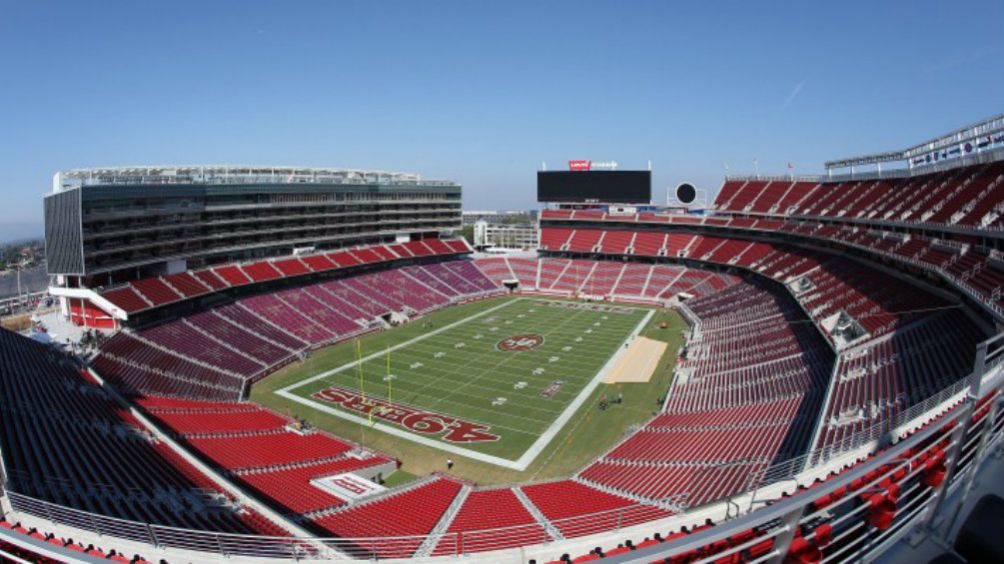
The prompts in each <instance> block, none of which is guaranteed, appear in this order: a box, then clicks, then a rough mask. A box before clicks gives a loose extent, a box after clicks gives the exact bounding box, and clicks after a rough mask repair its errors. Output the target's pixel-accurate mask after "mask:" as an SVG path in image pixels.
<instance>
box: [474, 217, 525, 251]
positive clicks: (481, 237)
mask: <svg viewBox="0 0 1004 564" xmlns="http://www.w3.org/2000/svg"><path fill="white" fill-rule="evenodd" d="M537 240H538V238H537V224H536V223H530V224H526V223H521V224H495V223H488V222H487V221H485V220H483V219H482V220H479V221H478V222H476V223H475V224H474V246H475V247H476V248H479V249H485V248H503V249H536V248H537Z"/></svg>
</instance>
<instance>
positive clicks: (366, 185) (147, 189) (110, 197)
mask: <svg viewBox="0 0 1004 564" xmlns="http://www.w3.org/2000/svg"><path fill="white" fill-rule="evenodd" d="M179 168H182V167H179ZM189 168H191V167H189ZM183 170H185V169H183ZM241 170H245V173H244V174H239V173H238V172H237V171H232V172H230V173H226V174H225V175H224V173H222V172H220V173H216V174H214V175H210V174H206V173H203V174H201V175H189V176H179V175H177V174H174V175H171V174H165V173H164V170H163V169H146V170H143V169H130V170H128V171H115V170H113V171H105V170H95V171H70V172H68V173H60V174H57V176H56V180H55V182H54V184H55V186H54V191H53V193H52V194H50V195H48V196H46V198H45V201H46V210H47V213H46V218H45V220H46V233H47V235H48V237H47V243H48V248H49V249H50V252H49V253H48V254H49V256H48V258H49V273H50V274H53V275H60V274H63V275H82V276H86V277H95V276H104V277H105V281H100V280H95V282H98V283H102V282H107V281H108V280H110V279H112V278H121V277H122V276H123V275H126V276H127V275H128V272H132V273H139V274H140V275H143V274H145V275H151V274H171V273H174V272H180V271H183V270H186V269H191V268H196V267H200V266H205V265H211V264H216V263H221V262H233V261H237V260H246V259H250V258H262V257H273V256H280V255H288V254H292V253H293V251H294V249H303V248H314V249H319V250H323V249H333V248H340V247H345V246H350V245H357V244H366V243H378V242H388V241H394V240H395V239H397V238H399V237H401V236H408V235H412V234H422V233H440V232H446V231H452V230H455V229H459V227H460V200H461V187H460V186H459V185H457V184H455V183H452V182H444V181H424V180H421V179H419V178H418V177H417V176H414V175H402V174H398V173H358V174H354V175H353V174H346V175H344V176H335V175H334V174H333V172H336V171H329V170H327V169H268V170H269V171H273V170H274V171H275V173H274V174H273V173H270V174H264V171H262V173H261V174H253V173H251V172H247V171H248V170H252V169H241ZM325 172H326V173H328V174H323V173H325ZM308 173H313V175H312V176H307V175H308ZM74 232H75V233H76V236H72V235H73V233H74ZM77 255H80V257H82V258H80V259H77V258H76V256H77ZM123 271H126V272H123ZM85 285H90V284H87V281H85Z"/></svg>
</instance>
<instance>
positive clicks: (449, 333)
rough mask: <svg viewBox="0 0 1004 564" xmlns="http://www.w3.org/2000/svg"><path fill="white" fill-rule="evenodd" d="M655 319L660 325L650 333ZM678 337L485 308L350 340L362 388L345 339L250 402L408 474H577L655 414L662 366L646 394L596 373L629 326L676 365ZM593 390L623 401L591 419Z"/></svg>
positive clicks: (612, 314)
mask: <svg viewBox="0 0 1004 564" xmlns="http://www.w3.org/2000/svg"><path fill="white" fill-rule="evenodd" d="M649 317H651V319H650V320H649V321H648V323H649V326H648V327H645V328H642V327H640V324H642V322H643V321H645V320H646V319H647V318H649ZM661 321H668V322H669V323H670V328H669V329H667V330H658V329H653V327H652V326H653V325H654V324H656V323H658V322H661ZM682 327H683V325H682V322H681V321H680V319H679V317H678V316H677V315H676V314H675V313H672V312H666V311H662V310H651V309H648V308H643V307H642V308H634V307H621V306H608V305H601V304H595V305H590V304H580V303H577V302H571V301H563V300H551V299H543V298H531V297H522V298H510V297H507V298H498V299H493V300H485V301H481V302H476V303H472V304H466V305H461V306H457V307H452V308H449V309H446V310H443V311H440V312H436V313H434V314H431V315H429V316H427V317H425V318H422V319H420V320H416V321H414V322H412V323H411V324H408V325H406V326H403V327H400V328H396V329H392V330H389V331H384V332H381V333H376V334H372V335H369V336H366V337H364V338H362V339H361V340H360V348H361V352H362V356H363V359H364V361H363V363H362V380H361V381H360V374H359V366H358V363H357V362H355V358H356V352H355V348H354V345H353V343H343V344H340V345H336V346H333V347H329V348H327V349H322V350H320V351H315V352H314V353H313V354H312V355H311V357H310V358H309V359H308V360H306V361H304V362H301V363H297V364H295V365H291V366H288V367H286V368H284V369H283V370H281V371H279V372H277V373H276V374H274V375H272V376H270V377H269V378H267V379H266V380H264V381H263V382H260V383H258V384H257V385H256V386H255V388H254V389H253V390H252V398H253V399H255V400H256V401H259V402H261V403H264V404H266V405H270V406H272V407H273V408H277V409H279V410H280V411H283V412H285V413H289V414H296V415H299V416H302V417H305V418H306V419H308V420H309V421H310V422H311V423H313V424H315V425H317V426H319V427H322V428H325V429H328V430H330V431H332V432H334V433H336V434H339V435H342V436H345V437H347V438H350V439H352V440H355V441H357V442H361V443H362V444H364V445H366V446H369V447H371V448H374V449H377V450H382V451H384V452H388V453H390V454H393V455H396V456H398V457H399V458H401V459H402V460H403V461H404V462H405V468H406V470H407V471H409V472H411V473H413V474H418V475H422V474H424V473H427V472H429V471H432V470H442V469H443V468H442V467H441V466H442V464H443V462H444V461H445V459H446V458H447V457H450V458H453V459H454V460H455V461H456V463H457V466H456V467H455V468H454V472H453V473H455V474H458V475H461V476H464V477H468V478H470V479H473V480H475V481H479V482H481V483H492V482H497V481H502V482H504V481H512V480H523V479H527V478H531V477H535V478H545V477H550V476H553V475H562V474H567V473H569V472H572V471H574V470H576V469H577V468H578V467H579V466H581V465H582V464H584V463H585V462H587V461H588V460H589V459H590V458H591V457H595V456H596V455H598V454H599V453H600V452H602V450H604V449H605V448H609V447H610V446H611V445H612V444H614V443H616V441H617V440H619V438H620V437H622V436H623V433H624V431H625V428H627V427H628V426H630V425H631V424H634V423H637V422H639V421H642V420H644V419H646V418H647V417H649V416H650V415H651V413H652V412H653V411H654V410H655V409H657V408H658V404H657V399H658V398H659V397H660V396H661V395H662V394H663V393H664V392H665V390H666V388H667V387H668V384H669V377H670V374H671V363H669V364H667V360H668V359H663V362H661V363H660V369H659V371H658V373H657V374H656V376H655V377H654V378H653V381H652V382H649V383H646V384H621V385H615V386H614V385H605V384H598V383H597V382H598V377H597V375H598V374H599V373H600V372H601V370H602V369H603V367H604V365H605V364H607V363H608V361H609V360H610V359H611V357H612V356H613V355H614V354H615V353H616V352H618V350H620V349H621V348H622V347H623V343H624V341H625V339H626V338H627V337H629V335H631V334H632V332H634V331H636V330H637V329H644V330H643V334H646V335H648V336H650V337H653V338H660V339H662V340H667V341H669V342H670V349H667V357H670V359H672V358H674V357H675V351H676V348H677V347H678V346H679V342H680V329H681V328H682ZM387 348H390V349H391V352H390V354H389V357H390V374H392V375H393V379H391V380H390V381H389V382H388V380H387V379H386V376H387V374H388V369H387V356H388V355H387V354H386V350H387ZM360 390H362V393H360ZM601 394H607V395H608V397H610V398H613V397H616V396H617V395H618V394H622V395H623V396H624V400H625V401H624V403H623V404H621V405H617V406H614V407H611V408H610V409H607V410H605V411H602V412H601V411H599V410H597V409H596V403H597V402H598V398H599V397H600V395H601ZM388 396H390V401H389V402H388V401H387V400H388ZM370 412H372V413H373V416H372V424H371V423H370V421H371V417H370ZM597 422H599V423H600V424H599V425H597V424H596V423H597ZM576 443H578V444H576ZM573 445H574V446H573ZM559 453H560V454H559Z"/></svg>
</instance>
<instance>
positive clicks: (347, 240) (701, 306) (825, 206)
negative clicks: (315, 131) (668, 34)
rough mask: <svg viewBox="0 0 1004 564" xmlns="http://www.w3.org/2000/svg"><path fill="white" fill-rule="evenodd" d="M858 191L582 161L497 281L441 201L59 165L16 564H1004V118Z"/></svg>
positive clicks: (495, 268) (878, 167)
mask: <svg viewBox="0 0 1004 564" xmlns="http://www.w3.org/2000/svg"><path fill="white" fill-rule="evenodd" d="M825 167H826V174H824V175H822V176H814V177H810V176H795V175H787V176H779V177H764V176H759V175H754V176H750V177H735V176H729V177H726V178H725V179H724V181H723V183H722V185H721V188H720V190H719V192H718V194H717V197H716V198H715V199H714V201H713V202H710V203H709V204H710V205H708V206H707V208H704V207H703V206H700V205H698V203H697V202H695V201H694V198H695V190H694V187H693V186H689V185H688V186H681V188H680V189H679V190H678V191H677V196H678V201H675V202H672V203H670V202H667V204H666V205H653V204H652V203H651V179H650V173H649V171H620V170H618V171H611V170H599V168H600V167H599V166H593V164H592V163H589V162H588V161H570V162H569V170H567V171H553V170H552V171H540V172H538V200H539V201H540V202H542V203H543V204H544V209H543V210H542V211H541V213H540V217H539V241H540V243H539V248H537V249H532V250H529V251H526V252H517V253H510V254H506V255H491V256H489V255H483V254H481V253H477V252H475V251H474V249H473V248H472V247H471V246H470V245H469V244H468V242H467V241H465V240H464V239H463V238H462V237H460V236H459V229H460V224H461V203H462V188H461V186H460V185H459V184H457V183H455V182H452V181H445V180H426V179H423V178H422V177H420V176H419V175H416V174H411V173H393V172H376V171H359V170H341V169H320V168H292V167H266V166H222V165H221V166H146V167H129V168H103V169H79V170H70V171H66V172H60V173H57V174H56V175H55V176H54V178H53V183H52V189H51V191H50V193H48V194H47V195H46V196H45V198H44V210H45V235H46V259H47V265H48V269H49V274H50V276H51V280H52V283H51V285H50V287H49V290H48V293H49V295H50V296H52V297H54V298H55V299H57V300H58V303H59V308H58V311H57V312H56V313H53V314H49V315H46V316H43V317H40V318H38V319H37V320H36V321H37V324H36V327H35V328H34V330H33V331H32V337H33V338H29V337H28V336H25V335H19V334H17V333H14V332H11V331H7V330H2V331H0V365H2V366H3V378H2V386H3V388H2V400H3V402H2V405H3V409H2V413H3V417H4V423H3V435H2V437H0V439H2V440H0V450H2V462H3V468H2V470H3V478H4V484H3V485H4V487H3V498H2V510H3V521H2V523H0V525H2V526H3V529H2V530H0V534H2V539H0V541H2V542H0V545H2V549H3V553H4V554H5V555H6V556H7V557H9V558H11V559H13V560H16V561H33V560H44V561H57V562H62V561H83V562H100V561H106V560H113V561H120V562H158V561H166V562H220V561H224V560H225V561H236V562H284V561H315V560H316V561H320V560H329V561H330V560H344V561H350V560H377V559H379V560H390V561H394V560H417V561H426V562H454V561H486V562H537V563H544V562H561V561H564V562H583V561H588V560H602V561H608V562H634V561H638V562H655V561H667V562H669V561H671V562H732V563H738V562H781V561H785V562H844V561H875V560H880V561H902V560H903V559H907V558H913V559H916V558H925V559H926V558H928V557H929V556H930V555H937V554H939V553H941V552H943V551H944V550H943V549H944V547H945V546H948V545H951V544H952V543H953V542H956V537H958V539H959V540H958V542H956V544H955V547H956V550H957V551H958V552H959V553H962V554H966V555H967V556H966V558H967V559H969V560H971V561H977V560H979V558H975V557H974V556H973V554H977V555H982V557H984V558H987V559H988V560H987V561H992V560H993V559H994V557H995V556H994V555H996V556H997V557H999V556H1000V552H999V550H1000V545H999V542H998V544H997V545H996V548H994V547H993V545H992V544H987V543H988V542H989V541H987V540H986V539H987V530H990V531H991V533H990V535H991V536H992V533H993V532H994V531H995V529H994V526H992V525H990V526H984V527H983V530H982V532H981V531H980V528H979V527H978V526H974V525H973V523H976V524H977V525H979V524H980V523H982V524H983V525H987V523H991V524H992V523H994V522H995V521H993V519H996V520H997V521H996V522H999V520H1000V508H999V507H996V508H995V507H992V506H990V505H987V504H988V503H989V502H984V501H983V500H982V494H984V493H988V492H989V493H997V494H999V493H1000V486H1001V484H1000V481H999V476H1000V474H999V472H1000V468H1001V437H1002V432H1004V408H1002V403H1004V398H1002V393H1001V392H1002V380H1004V376H1002V371H1001V355H1000V351H1001V345H1000V343H1001V338H1000V327H1001V323H1002V322H1004V296H1002V295H1001V292H1002V288H1004V257H1002V255H1001V250H1000V248H1001V240H1002V239H1001V236H1000V234H1001V232H1002V231H1001V225H1002V224H1004V115H999V116H995V117H993V118H990V119H986V120H983V121H981V122H979V123H976V124H972V125H969V126H966V127H963V128H961V129H958V130H956V131H953V132H950V133H948V134H944V135H941V136H939V137H936V138H933V139H931V140H929V141H926V142H923V143H920V144H917V145H915V146H912V147H909V148H907V149H902V150H893V151H888V152H884V153H880V154H873V155H863V156H860V157H854V158H848V159H841V160H834V161H829V162H827V163H826V164H825ZM994 475H996V476H997V479H995V478H994V477H993V476H994ZM995 490H996V492H995ZM967 517H970V518H969V519H968V520H967ZM960 531H961V532H960ZM981 535H982V536H981ZM974 547H975V548H974ZM974 550H975V551H976V552H975V553H974V552H973V551H974ZM993 550H997V551H998V552H996V553H995V552H993ZM966 551H969V552H966ZM974 558H975V559H974Z"/></svg>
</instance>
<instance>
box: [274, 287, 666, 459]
mask: <svg viewBox="0 0 1004 564" xmlns="http://www.w3.org/2000/svg"><path fill="white" fill-rule="evenodd" d="M537 299H538V298H516V299H514V300H511V301H508V302H506V303H504V304H499V305H497V306H495V307H492V308H489V309H486V310H485V311H482V312H481V313H478V314H476V315H472V316H470V317H466V318H464V319H461V320H458V321H454V322H453V323H451V324H449V325H444V326H443V327H440V328H439V329H435V330H433V331H430V332H428V333H426V334H424V335H419V336H418V337H415V338H414V339H411V340H408V341H405V342H403V343H399V344H397V345H394V346H393V347H391V348H390V350H391V351H395V350H397V349H400V348H404V347H407V346H410V345H412V344H414V343H417V342H419V341H422V340H425V339H428V338H429V337H432V336H434V335H437V334H439V333H441V332H443V331H447V330H449V329H452V328H454V327H457V326H459V325H463V324H465V323H467V322H469V321H472V320H474V319H478V318H479V317H483V316H485V315H488V314H489V313H492V312H495V311H498V310H500V309H502V308H504V307H508V306H510V305H512V304H514V303H516V302H521V301H525V300H531V301H535V300H537ZM620 307H630V306H620ZM630 309H635V310H637V309H639V308H630ZM653 315H655V310H649V311H648V313H647V314H645V317H644V318H642V320H641V321H639V322H638V325H637V326H635V328H634V330H633V331H631V333H630V334H629V335H628V336H627V337H625V339H624V341H623V342H622V343H621V345H620V346H618V347H617V351H616V352H614V354H613V355H611V356H610V358H609V359H608V360H607V363H606V364H604V365H603V368H601V369H600V371H599V372H597V373H596V375H595V376H593V379H592V380H590V381H589V383H588V384H586V387H585V388H583V389H582V391H580V392H579V395H578V396H576V397H575V399H574V400H572V402H571V403H569V404H568V405H567V406H566V407H565V409H564V411H562V412H561V415H559V416H558V418H557V419H555V420H554V421H553V422H552V423H551V424H550V425H549V426H548V427H547V429H546V430H545V431H544V432H543V433H542V434H541V435H540V436H539V437H537V440H536V441H534V442H533V444H532V445H530V448H528V449H527V450H526V451H525V452H524V453H523V455H522V456H520V457H519V458H518V459H517V460H515V461H514V460H510V459H508V458H502V457H501V456H494V455H491V454H485V453H483V452H478V451H474V450H471V449H468V448H464V447H459V446H456V445H451V444H449V443H445V442H442V441H439V440H436V439H431V438H429V437H423V436H420V435H417V434H415V433H412V432H410V431H405V430H403V429H401V428H399V427H397V426H392V425H387V424H385V423H380V422H376V421H375V422H374V423H373V426H372V427H373V428H375V429H378V430H380V431H383V432H384V433H388V434H390V435H394V436H395V437H399V438H402V439H405V440H409V441H412V442H415V443H418V444H421V445H425V446H428V447H432V448H436V449H439V450H442V451H446V452H450V453H453V454H456V455H459V456H465V457H467V458H472V459H474V460H478V461H480V462H484V463H487V464H494V465H495V466H501V467H503V468H509V469H511V470H517V471H520V472H522V471H523V470H526V469H527V467H528V466H530V463H532V462H533V461H534V459H535V458H537V456H538V455H539V454H540V453H541V451H543V450H544V447H546V446H547V444H548V443H549V442H551V440H552V439H553V438H554V437H555V435H557V434H558V432H559V431H560V430H561V428H562V427H564V426H565V424H566V423H568V420H569V419H571V418H572V415H574V414H575V412H576V411H577V410H578V409H579V407H581V406H582V404H583V403H585V401H586V398H588V397H589V396H590V395H591V394H592V393H593V391H594V390H595V389H596V387H597V386H598V385H599V384H600V382H602V381H603V380H604V378H606V376H607V374H608V373H609V372H610V371H611V370H613V367H614V366H615V365H616V364H617V361H619V360H620V358H621V357H622V356H623V355H624V353H625V351H626V347H624V346H623V345H624V344H626V343H628V342H630V341H631V340H632V339H634V338H635V337H637V336H638V334H639V333H641V331H642V329H644V328H645V325H646V324H647V323H648V321H649V320H650V319H651V318H652V316H653ZM384 354H386V351H378V352H375V353H373V354H371V355H369V356H366V357H363V362H369V361H370V360H372V359H374V358H378V357H380V356H382V355H384ZM356 364H357V363H356V362H349V363H346V364H343V365H342V366H339V367H337V368H332V369H331V370H328V371H327V372H322V373H321V374H318V375H316V376H312V377H310V378H308V379H306V380H301V381H299V382H295V383H293V384H290V385H289V386H286V387H285V388H282V389H281V390H276V391H275V394H276V395H279V396H282V397H284V398H286V399H288V400H291V401H295V402H296V403H299V404H301V405H305V406H307V407H310V408H312V409H317V410H320V411H323V412H325V413H328V414H331V415H334V416H335V417H341V418H342V419H346V420H348V421H352V422H354V423H357V424H359V425H366V426H370V423H369V419H368V418H365V417H360V416H358V415H354V414H352V413H349V412H347V411H344V410H341V409H337V408H334V407H331V406H328V405H324V404H322V403H320V402H316V401H313V400H309V399H307V398H304V397H301V396H298V395H296V394H293V393H292V392H290V390H293V389H296V388H300V387H302V386H306V385H307V384H310V383H312V382H316V381H317V380H321V379H323V378H327V377H328V376H331V375H332V374H335V373H338V372H341V371H343V370H347V369H349V368H352V367H353V366H355V365H356Z"/></svg>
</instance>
